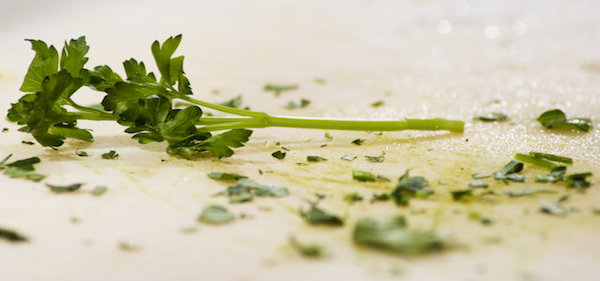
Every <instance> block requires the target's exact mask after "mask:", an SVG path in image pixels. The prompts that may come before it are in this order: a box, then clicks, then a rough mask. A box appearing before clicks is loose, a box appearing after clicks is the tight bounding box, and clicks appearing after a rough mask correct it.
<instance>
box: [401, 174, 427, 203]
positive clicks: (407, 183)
mask: <svg viewBox="0 0 600 281" xmlns="http://www.w3.org/2000/svg"><path fill="white" fill-rule="evenodd" d="M427 185H428V182H427V180H425V179H424V178H423V177H420V176H417V177H410V176H409V175H408V170H406V172H405V173H404V175H402V176H401V177H400V179H399V180H398V184H396V189H394V191H393V192H392V197H393V198H394V200H395V202H396V204H397V205H408V201H409V200H410V199H411V198H412V197H415V196H416V195H417V192H418V191H420V190H423V189H424V188H425V187H426V186H427Z"/></svg>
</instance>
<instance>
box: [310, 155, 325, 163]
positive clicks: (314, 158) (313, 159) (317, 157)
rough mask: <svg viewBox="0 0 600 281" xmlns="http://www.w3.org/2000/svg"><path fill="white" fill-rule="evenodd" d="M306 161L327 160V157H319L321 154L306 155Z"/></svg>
mask: <svg viewBox="0 0 600 281" xmlns="http://www.w3.org/2000/svg"><path fill="white" fill-rule="evenodd" d="M306 161H308V162H321V161H327V159H325V158H323V157H321V156H306Z"/></svg>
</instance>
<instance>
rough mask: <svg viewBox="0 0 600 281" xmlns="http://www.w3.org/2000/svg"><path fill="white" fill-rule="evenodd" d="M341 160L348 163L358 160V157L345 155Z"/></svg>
mask: <svg viewBox="0 0 600 281" xmlns="http://www.w3.org/2000/svg"><path fill="white" fill-rule="evenodd" d="M341 159H342V160H346V161H352V160H354V159H356V156H351V155H344V156H342V158H341Z"/></svg>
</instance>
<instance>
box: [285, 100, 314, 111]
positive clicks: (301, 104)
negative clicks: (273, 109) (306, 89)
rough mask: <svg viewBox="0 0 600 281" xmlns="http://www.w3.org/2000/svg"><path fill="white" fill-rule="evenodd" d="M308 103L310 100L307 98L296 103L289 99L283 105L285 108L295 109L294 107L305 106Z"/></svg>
mask: <svg viewBox="0 0 600 281" xmlns="http://www.w3.org/2000/svg"><path fill="white" fill-rule="evenodd" d="M308 105H310V101H309V100H307V99H301V100H300V103H296V102H295V101H290V102H288V104H287V105H286V106H284V108H285V109H296V108H305V107H307V106H308Z"/></svg>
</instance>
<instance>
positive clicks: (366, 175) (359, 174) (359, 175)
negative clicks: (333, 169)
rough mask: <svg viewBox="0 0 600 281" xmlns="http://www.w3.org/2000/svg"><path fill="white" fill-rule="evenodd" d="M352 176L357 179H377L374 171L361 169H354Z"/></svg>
mask: <svg viewBox="0 0 600 281" xmlns="http://www.w3.org/2000/svg"><path fill="white" fill-rule="evenodd" d="M352 178H353V179H355V180H357V181H375V175H374V174H373V173H371V172H367V171H361V170H353V171H352Z"/></svg>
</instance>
